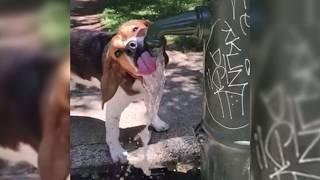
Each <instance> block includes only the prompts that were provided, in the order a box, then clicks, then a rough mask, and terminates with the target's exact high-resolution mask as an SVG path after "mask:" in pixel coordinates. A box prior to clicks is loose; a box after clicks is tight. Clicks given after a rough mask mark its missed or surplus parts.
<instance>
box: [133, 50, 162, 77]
mask: <svg viewBox="0 0 320 180" xmlns="http://www.w3.org/2000/svg"><path fill="white" fill-rule="evenodd" d="M137 63H138V69H139V73H141V74H143V75H148V74H151V73H153V72H154V71H155V70H156V68H157V65H156V58H155V57H152V56H151V54H150V53H149V52H148V51H145V52H144V53H142V54H141V56H140V57H139V58H138V61H137Z"/></svg>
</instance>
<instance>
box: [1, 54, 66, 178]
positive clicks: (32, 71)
mask: <svg viewBox="0 0 320 180" xmlns="http://www.w3.org/2000/svg"><path fill="white" fill-rule="evenodd" d="M0 54H1V57H2V59H1V60H0V158H4V159H5V160H7V159H8V160H9V161H12V160H14V161H16V160H27V162H31V163H32V164H33V165H35V166H37V165H38V167H39V173H40V177H41V179H43V180H64V179H66V177H67V175H68V173H69V123H70V121H69V109H70V108H69V78H70V75H69V74H70V71H69V67H70V66H69V60H68V59H64V60H63V61H61V60H60V58H55V57H51V56H48V55H46V54H45V53H43V52H33V51H27V50H20V49H3V50H1V49H0ZM29 145H30V146H31V148H30V150H32V151H30V150H28V152H29V154H28V155H24V156H21V155H19V151H21V150H22V148H23V149H26V148H28V149H29V147H30V146H29ZM1 149H2V150H3V151H1ZM4 151H5V152H7V153H10V155H8V154H7V155H6V154H2V152H4ZM31 152H35V153H36V152H37V153H38V157H39V158H38V160H36V159H35V160H33V159H32V157H29V156H30V154H33V153H31ZM18 155H19V158H18V159H17V158H16V157H18ZM35 155H36V154H35ZM1 156H2V157H1ZM37 161H38V163H37ZM0 179H1V177H0Z"/></svg>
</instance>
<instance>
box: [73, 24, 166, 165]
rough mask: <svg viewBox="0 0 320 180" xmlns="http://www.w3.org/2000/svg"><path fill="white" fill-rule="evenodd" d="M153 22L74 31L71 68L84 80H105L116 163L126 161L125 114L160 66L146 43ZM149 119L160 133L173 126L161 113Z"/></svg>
mask: <svg viewBox="0 0 320 180" xmlns="http://www.w3.org/2000/svg"><path fill="white" fill-rule="evenodd" d="M150 24H151V22H150V21H147V20H130V21H128V22H125V23H123V24H122V25H121V26H120V27H119V28H118V30H117V32H116V33H115V34H109V33H105V32H101V31H90V30H72V32H71V71H72V72H74V73H75V74H77V75H78V76H80V77H82V78H84V79H87V80H90V79H91V77H95V78H97V79H98V80H100V82H101V94H102V107H105V108H106V119H105V120H106V123H105V125H106V143H107V144H108V146H109V150H110V154H111V157H112V159H113V161H114V162H126V156H125V153H126V151H125V150H124V149H123V148H122V147H121V145H120V143H119V120H120V116H121V113H122V112H123V111H124V109H125V108H126V107H127V106H128V105H129V104H130V103H131V102H133V101H137V100H143V98H144V93H146V90H145V88H144V86H143V76H144V75H149V74H151V73H153V72H154V71H155V70H156V68H157V67H156V58H155V57H153V56H152V55H151V54H150V52H148V50H147V49H146V47H145V46H144V37H145V36H146V33H147V30H148V26H149V25H150ZM164 47H165V45H164V46H163V48H164ZM163 52H164V53H163V56H164V60H165V64H167V63H168V59H169V58H168V56H167V54H166V53H165V50H164V49H163ZM145 117H148V116H145ZM147 121H148V122H151V123H149V124H151V126H152V127H153V128H154V129H155V130H156V131H158V132H161V131H166V130H167V129H168V128H169V126H168V124H167V123H165V122H164V121H162V120H161V119H160V118H159V116H158V115H155V116H154V117H152V118H151V119H147Z"/></svg>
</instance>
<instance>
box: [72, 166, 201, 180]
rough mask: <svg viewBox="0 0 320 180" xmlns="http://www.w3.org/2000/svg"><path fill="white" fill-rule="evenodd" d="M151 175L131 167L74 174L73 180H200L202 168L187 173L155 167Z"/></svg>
mask: <svg viewBox="0 0 320 180" xmlns="http://www.w3.org/2000/svg"><path fill="white" fill-rule="evenodd" d="M151 173H152V175H151V176H145V175H144V174H143V172H142V171H141V170H140V169H136V168H130V170H129V171H127V170H126V168H125V170H123V171H113V172H109V173H100V174H98V173H97V174H94V175H91V176H88V177H81V176H72V177H71V179H72V180H91V179H92V180H93V179H94V180H150V179H154V180H200V179H201V178H200V170H199V169H192V170H190V171H188V172H186V173H183V172H177V171H170V170H168V169H165V168H162V169H153V170H152V171H151Z"/></svg>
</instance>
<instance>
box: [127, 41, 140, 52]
mask: <svg viewBox="0 0 320 180" xmlns="http://www.w3.org/2000/svg"><path fill="white" fill-rule="evenodd" d="M137 48H138V43H137V41H135V40H132V41H129V42H128V43H127V45H126V51H127V54H128V55H129V56H133V55H134V54H135V53H136V51H137Z"/></svg>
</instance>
